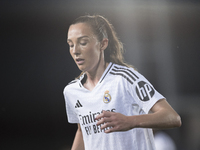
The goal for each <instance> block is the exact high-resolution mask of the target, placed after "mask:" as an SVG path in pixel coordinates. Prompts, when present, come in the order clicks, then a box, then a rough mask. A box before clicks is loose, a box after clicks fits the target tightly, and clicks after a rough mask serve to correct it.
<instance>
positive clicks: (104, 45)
mask: <svg viewBox="0 0 200 150" xmlns="http://www.w3.org/2000/svg"><path fill="white" fill-rule="evenodd" d="M108 42H109V41H108V39H107V38H104V39H103V40H102V41H101V51H104V50H105V49H106V48H107V47H108Z"/></svg>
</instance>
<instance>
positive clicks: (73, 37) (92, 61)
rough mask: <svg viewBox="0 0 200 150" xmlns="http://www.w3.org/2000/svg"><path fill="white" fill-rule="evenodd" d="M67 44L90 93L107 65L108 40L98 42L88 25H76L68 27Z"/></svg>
mask: <svg viewBox="0 0 200 150" xmlns="http://www.w3.org/2000/svg"><path fill="white" fill-rule="evenodd" d="M67 42H68V44H69V47H70V54H71V56H72V58H73V59H74V61H75V63H76V64H77V66H78V68H79V69H80V70H81V71H84V72H86V74H87V81H86V83H84V87H85V88H86V89H88V90H90V91H92V89H93V88H94V87H95V85H96V84H97V83H98V81H99V79H100V78H101V75H102V74H103V72H104V70H105V69H106V67H107V65H108V63H106V62H105V61H104V50H105V49H106V47H107V46H108V39H106V38H104V39H103V40H102V41H101V42H100V41H99V40H98V39H97V37H96V36H95V35H94V33H93V32H92V29H91V27H90V26H89V25H88V24H86V23H78V24H75V25H71V26H70V28H69V31H68V40H67Z"/></svg>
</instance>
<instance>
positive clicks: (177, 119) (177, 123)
mask: <svg viewBox="0 0 200 150" xmlns="http://www.w3.org/2000/svg"><path fill="white" fill-rule="evenodd" d="M181 125H182V122H181V117H180V116H179V115H177V116H176V117H175V119H174V127H175V128H179V127H181Z"/></svg>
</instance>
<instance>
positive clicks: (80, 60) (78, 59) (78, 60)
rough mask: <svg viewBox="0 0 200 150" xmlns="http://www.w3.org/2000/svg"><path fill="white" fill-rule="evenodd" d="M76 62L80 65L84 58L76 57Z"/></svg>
mask: <svg viewBox="0 0 200 150" xmlns="http://www.w3.org/2000/svg"><path fill="white" fill-rule="evenodd" d="M76 63H77V64H78V65H82V64H83V63H84V59H82V58H77V59H76Z"/></svg>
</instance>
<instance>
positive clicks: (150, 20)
mask: <svg viewBox="0 0 200 150" xmlns="http://www.w3.org/2000/svg"><path fill="white" fill-rule="evenodd" d="M85 14H101V15H103V16H105V17H106V18H108V20H110V21H111V23H112V24H113V25H114V27H115V29H116V31H117V33H118V36H119V38H120V39H121V41H122V42H123V43H124V47H125V49H126V54H125V58H126V60H127V62H128V63H131V64H132V65H134V66H135V67H136V68H137V70H138V71H139V72H141V73H142V74H143V75H144V76H145V77H146V78H147V79H148V80H149V81H150V82H151V83H152V84H153V85H154V86H155V88H156V89H157V90H158V91H160V92H161V93H162V94H163V95H164V96H166V97H167V99H168V101H169V103H170V104H171V105H172V106H173V108H174V109H175V110H176V111H177V112H178V113H179V114H180V115H181V117H182V122H183V125H182V127H181V128H179V129H172V130H167V131H165V132H166V133H167V134H168V135H170V136H171V137H172V139H173V140H174V141H175V143H176V145H177V149H178V150H199V149H200V144H199V141H200V129H199V127H200V117H199V116H200V109H199V107H200V94H199V90H200V80H199V76H200V70H199V63H200V59H199V58H200V2H199V1H198V0H174V1H172V0H164V1H158V0H150V1H149V0H148V1H147V0H124V1H120V0H101V1H98V0H90V1H89V0H84V1H82V0H73V1H72V0H65V1H64V0H63V1H62V0H56V1H55V0H54V1H53V0H48V1H45V0H38V1H37V0H32V1H29V0H10V1H8V0H1V1H0V42H1V43H0V49H1V61H2V62H1V64H2V65H1V99H0V149H1V150H12V149H16V150H25V149H29V150H36V149H37V150H40V149H41V150H47V149H48V150H68V149H69V147H70V146H71V144H72V141H73V138H74V134H75V132H76V128H77V126H76V125H72V124H69V123H68V122H67V118H66V112H65V102H64V98H63V93H62V92H63V89H64V87H65V86H66V84H67V83H68V82H70V81H71V80H73V79H74V77H76V76H78V75H79V73H80V72H79V70H78V69H77V67H76V65H75V64H74V62H73V60H72V58H71V57H70V55H69V52H68V45H67V43H66V33H67V30H68V26H69V24H70V23H71V22H72V21H73V20H74V19H75V18H77V17H78V16H80V15H85Z"/></svg>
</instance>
